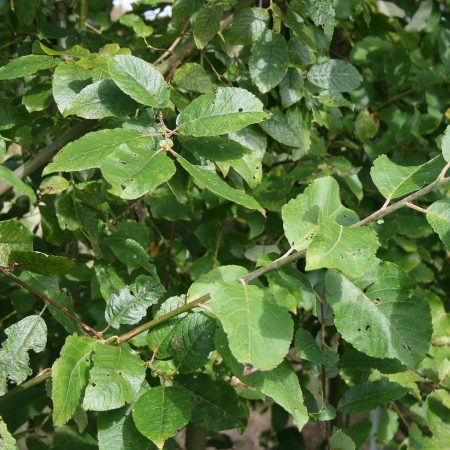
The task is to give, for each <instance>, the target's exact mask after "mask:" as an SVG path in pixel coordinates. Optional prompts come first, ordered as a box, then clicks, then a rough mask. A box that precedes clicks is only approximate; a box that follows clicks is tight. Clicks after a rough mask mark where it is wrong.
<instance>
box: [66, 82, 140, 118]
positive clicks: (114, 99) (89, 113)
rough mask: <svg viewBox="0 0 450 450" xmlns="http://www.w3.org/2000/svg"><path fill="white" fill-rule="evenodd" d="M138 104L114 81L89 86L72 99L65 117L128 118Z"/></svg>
mask: <svg viewBox="0 0 450 450" xmlns="http://www.w3.org/2000/svg"><path fill="white" fill-rule="evenodd" d="M137 106H138V105H137V103H135V102H134V101H133V100H131V99H130V97H128V96H127V95H125V94H124V93H123V92H122V91H121V90H120V89H119V88H118V87H117V86H116V85H115V84H114V82H113V81H112V80H101V81H96V82H95V83H93V84H88V85H87V86H85V87H84V88H83V89H81V91H80V92H78V94H77V95H76V96H75V97H73V98H72V101H71V103H70V106H69V107H67V108H66V109H65V110H64V115H65V116H68V115H75V116H78V117H83V118H84V119H103V118H104V117H126V116H128V115H129V114H130V113H132V112H133V111H135V110H136V109H137Z"/></svg>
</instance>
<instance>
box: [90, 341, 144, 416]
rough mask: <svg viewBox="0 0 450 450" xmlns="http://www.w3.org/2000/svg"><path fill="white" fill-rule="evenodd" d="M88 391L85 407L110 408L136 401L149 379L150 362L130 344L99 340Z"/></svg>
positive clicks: (91, 409)
mask: <svg viewBox="0 0 450 450" xmlns="http://www.w3.org/2000/svg"><path fill="white" fill-rule="evenodd" d="M92 362H93V367H92V368H91V370H90V373H89V383H88V385H87V387H86V392H85V394H84V400H83V409H85V410H90V411H108V410H110V409H115V408H120V407H121V406H123V405H124V404H125V403H130V402H132V401H133V400H134V399H135V398H136V396H137V393H138V392H139V389H140V387H141V385H142V383H143V381H144V379H145V370H146V363H145V361H142V360H141V358H139V356H136V355H134V354H133V353H131V351H130V348H129V347H128V346H127V345H121V346H118V347H114V346H111V345H104V344H101V343H97V344H96V345H95V348H94V354H93V356H92Z"/></svg>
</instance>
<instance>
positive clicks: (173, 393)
mask: <svg viewBox="0 0 450 450" xmlns="http://www.w3.org/2000/svg"><path fill="white" fill-rule="evenodd" d="M191 409H192V402H191V399H190V398H189V396H188V395H187V394H186V393H185V392H184V391H182V390H181V389H179V388H176V387H165V386H158V387H155V388H152V389H150V391H148V392H146V393H145V394H144V395H142V396H141V397H140V398H139V399H138V400H137V402H136V404H135V406H134V408H133V419H134V423H135V424H136V428H137V429H138V430H139V431H140V432H141V433H142V434H143V435H144V436H145V437H147V438H148V439H150V440H151V441H152V442H154V443H155V444H156V446H157V447H158V448H160V449H162V448H163V446H164V441H165V440H166V439H167V438H169V437H172V436H174V435H175V433H176V432H177V431H178V430H179V429H180V428H183V427H184V426H185V425H186V424H187V423H188V422H189V419H190V418H191Z"/></svg>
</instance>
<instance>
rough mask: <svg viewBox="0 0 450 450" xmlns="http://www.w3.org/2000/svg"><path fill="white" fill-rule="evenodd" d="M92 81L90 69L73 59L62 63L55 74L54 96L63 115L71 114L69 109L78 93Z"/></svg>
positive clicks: (53, 81) (53, 82)
mask: <svg viewBox="0 0 450 450" xmlns="http://www.w3.org/2000/svg"><path fill="white" fill-rule="evenodd" d="M91 83H92V76H91V72H89V70H87V69H85V68H84V67H81V66H79V65H78V64H76V63H75V62H73V61H67V62H65V63H62V64H60V65H59V66H58V67H57V68H56V69H55V73H54V75H53V80H52V91H53V98H54V99H55V102H56V105H57V106H58V109H59V112H60V113H61V114H63V115H67V114H69V112H68V111H69V110H70V108H71V106H72V104H73V102H74V100H75V99H76V97H77V95H78V94H79V93H80V92H81V91H82V90H83V88H85V87H86V86H88V85H90V84H91Z"/></svg>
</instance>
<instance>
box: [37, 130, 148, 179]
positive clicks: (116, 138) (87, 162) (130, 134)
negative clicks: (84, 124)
mask: <svg viewBox="0 0 450 450" xmlns="http://www.w3.org/2000/svg"><path fill="white" fill-rule="evenodd" d="M119 148H120V149H121V150H122V152H124V151H125V150H130V151H132V152H133V151H144V150H147V149H149V150H151V149H153V148H154V139H153V138H151V137H148V136H143V135H142V133H141V132H140V131H138V130H131V129H124V128H115V129H112V130H108V129H105V130H100V131H93V132H91V133H87V134H85V135H84V136H83V137H81V138H80V139H77V140H76V141H73V142H70V143H69V144H67V145H66V146H65V147H63V149H62V150H60V151H59V152H58V153H57V154H56V156H55V157H54V158H53V162H52V163H50V164H49V165H48V166H47V167H46V168H45V169H44V171H43V175H47V174H49V173H52V172H58V171H65V172H74V171H77V170H86V169H92V168H95V167H101V165H102V163H103V162H104V160H105V159H106V158H107V157H108V156H109V155H111V154H112V153H114V152H116V151H117V150H118V149H119Z"/></svg>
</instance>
